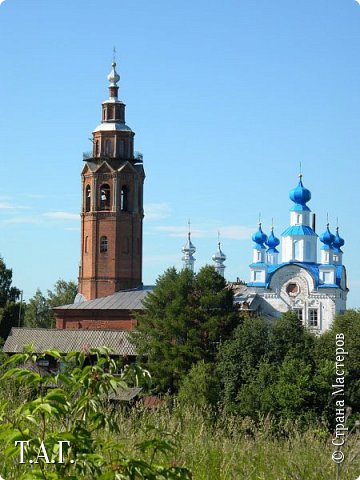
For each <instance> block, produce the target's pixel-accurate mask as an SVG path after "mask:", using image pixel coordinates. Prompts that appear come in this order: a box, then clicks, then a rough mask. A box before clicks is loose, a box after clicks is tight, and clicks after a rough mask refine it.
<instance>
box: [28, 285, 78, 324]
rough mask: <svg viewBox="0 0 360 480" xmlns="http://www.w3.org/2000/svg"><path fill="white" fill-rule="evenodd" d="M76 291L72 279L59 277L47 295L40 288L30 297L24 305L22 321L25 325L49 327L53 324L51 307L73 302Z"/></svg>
mask: <svg viewBox="0 0 360 480" xmlns="http://www.w3.org/2000/svg"><path fill="white" fill-rule="evenodd" d="M76 293H77V285H76V283H75V282H72V281H69V282H67V281H65V280H62V279H59V280H58V281H57V282H56V283H55V285H54V288H53V289H52V290H48V291H47V296H46V297H45V295H44V294H43V293H42V291H41V290H40V289H37V290H36V293H35V295H34V296H33V297H32V298H30V300H29V301H28V303H27V305H26V311H25V320H24V323H25V325H26V326H27V327H41V328H51V327H54V326H55V317H54V314H53V311H52V309H53V308H54V307H58V306H60V305H67V304H70V303H73V301H74V298H75V295H76Z"/></svg>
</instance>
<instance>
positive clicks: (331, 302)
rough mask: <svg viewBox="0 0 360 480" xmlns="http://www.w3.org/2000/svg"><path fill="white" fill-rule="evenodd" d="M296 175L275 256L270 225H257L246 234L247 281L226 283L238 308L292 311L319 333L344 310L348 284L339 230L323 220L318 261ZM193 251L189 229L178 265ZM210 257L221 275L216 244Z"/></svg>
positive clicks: (187, 264) (305, 196)
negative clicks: (248, 247)
mask: <svg viewBox="0 0 360 480" xmlns="http://www.w3.org/2000/svg"><path fill="white" fill-rule="evenodd" d="M299 177H300V180H299V183H298V185H297V186H296V187H295V188H294V189H293V190H291V191H290V195H289V196H290V199H291V200H292V202H293V205H292V207H291V209H290V225H289V226H288V227H287V228H286V229H285V230H284V231H283V233H282V234H281V237H282V241H281V259H280V252H279V250H278V249H277V247H279V245H280V240H279V239H278V238H277V237H276V236H275V234H274V228H272V229H271V232H270V235H269V236H267V235H266V234H265V233H264V232H263V230H262V227H261V223H260V224H259V229H258V230H257V231H256V232H255V233H254V235H253V236H252V240H253V241H254V247H253V260H252V263H251V264H250V282H248V283H247V284H243V282H238V283H230V284H229V285H231V286H232V288H233V290H234V302H235V304H237V305H238V306H239V308H240V309H243V310H245V309H246V310H249V311H251V312H253V313H255V312H257V313H259V314H261V315H263V316H265V317H266V318H269V319H271V318H276V317H280V316H281V314H282V313H284V312H288V311H295V312H296V313H297V315H298V317H299V319H300V320H301V321H302V322H303V324H304V325H305V326H306V327H307V328H309V329H310V330H312V331H313V332H314V333H316V334H320V333H323V332H324V331H326V330H328V329H329V327H330V325H331V323H332V321H333V319H334V317H335V315H336V314H338V313H342V312H344V311H345V309H346V297H347V293H348V288H347V280H346V269H345V267H344V265H343V263H342V256H343V251H342V250H341V247H342V246H343V245H344V243H345V242H344V240H343V239H342V238H341V237H340V235H339V228H338V227H337V228H336V234H335V235H334V234H333V233H331V232H330V229H329V224H327V225H326V230H325V232H324V233H323V234H322V235H320V242H321V244H322V246H321V250H320V261H318V238H319V237H318V235H317V234H316V232H315V214H312V213H311V210H310V208H309V207H308V206H307V203H308V202H309V201H310V199H311V192H310V190H308V189H307V188H305V187H304V185H303V182H302V175H299ZM195 251H196V248H195V246H194V245H193V243H192V242H191V237H190V231H189V233H188V240H187V243H186V244H185V245H184V247H183V249H182V252H183V257H182V261H183V267H184V268H189V269H191V270H192V271H193V270H194V263H195V258H194V253H195ZM212 260H213V262H214V267H215V270H216V271H217V272H218V273H219V274H220V275H222V276H224V270H225V265H224V261H225V260H226V255H225V254H224V253H223V251H222V250H221V248H220V242H219V243H218V249H217V251H216V252H215V254H214V255H213V257H212Z"/></svg>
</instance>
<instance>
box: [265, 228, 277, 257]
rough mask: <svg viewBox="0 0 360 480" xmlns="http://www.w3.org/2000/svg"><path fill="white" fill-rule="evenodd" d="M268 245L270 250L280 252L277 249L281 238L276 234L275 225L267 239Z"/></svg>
mask: <svg viewBox="0 0 360 480" xmlns="http://www.w3.org/2000/svg"><path fill="white" fill-rule="evenodd" d="M266 245H267V246H268V247H269V250H270V251H273V252H275V253H278V251H277V250H276V247H277V246H278V245H280V240H279V239H278V238H277V237H275V235H274V227H272V229H271V233H270V235H269V237H268V239H267V242H266Z"/></svg>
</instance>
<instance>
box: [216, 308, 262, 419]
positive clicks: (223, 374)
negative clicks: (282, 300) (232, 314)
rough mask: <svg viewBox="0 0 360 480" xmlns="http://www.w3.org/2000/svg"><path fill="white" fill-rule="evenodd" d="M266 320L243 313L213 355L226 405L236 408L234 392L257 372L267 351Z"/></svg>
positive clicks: (231, 408)
mask: <svg viewBox="0 0 360 480" xmlns="http://www.w3.org/2000/svg"><path fill="white" fill-rule="evenodd" d="M269 328H270V326H269V323H268V322H267V321H266V320H264V319H263V318H262V317H245V318H244V319H243V321H242V322H241V323H240V325H238V326H237V327H236V329H235V330H234V333H233V335H232V337H231V339H229V340H227V341H226V342H224V343H223V344H222V345H221V347H220V349H219V353H218V357H217V367H216V368H217V371H218V372H219V375H220V378H221V383H222V386H223V400H224V404H225V406H226V408H227V409H229V410H234V409H236V403H237V397H238V392H239V390H240V388H241V386H242V385H243V384H246V383H248V382H249V381H251V380H252V379H254V377H255V376H256V374H257V371H258V368H259V365H260V363H261V362H262V361H263V359H264V358H265V356H266V355H267V354H268V352H269Z"/></svg>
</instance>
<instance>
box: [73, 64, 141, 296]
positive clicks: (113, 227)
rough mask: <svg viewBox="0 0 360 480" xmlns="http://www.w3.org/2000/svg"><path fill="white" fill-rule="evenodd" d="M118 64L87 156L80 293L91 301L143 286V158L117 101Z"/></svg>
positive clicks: (121, 107) (83, 179) (113, 66)
mask: <svg viewBox="0 0 360 480" xmlns="http://www.w3.org/2000/svg"><path fill="white" fill-rule="evenodd" d="M115 67H116V63H115V60H114V61H113V64H112V70H111V72H110V74H109V75H108V77H107V78H108V80H109V82H110V85H109V99H108V100H106V101H105V102H103V103H102V119H101V124H100V125H99V126H98V127H97V128H96V129H95V130H94V131H93V133H92V135H93V138H92V143H93V149H92V152H89V153H86V154H84V161H85V167H84V168H83V171H82V173H81V178H82V210H81V260H80V269H79V293H80V294H82V295H83V296H84V297H85V298H86V299H87V300H91V299H94V298H99V297H105V296H107V295H111V294H113V293H115V292H117V291H118V290H122V289H129V288H136V287H139V286H141V285H142V223H143V217H144V210H143V184H144V178H145V173H144V169H143V166H142V155H141V154H139V153H136V152H134V135H135V134H134V132H133V131H132V130H131V128H129V127H128V126H127V125H126V123H125V104H124V103H123V102H122V101H121V100H119V99H118V89H119V87H118V85H117V83H118V82H119V80H120V76H119V75H118V73H117V72H116V69H115Z"/></svg>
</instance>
